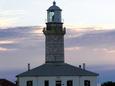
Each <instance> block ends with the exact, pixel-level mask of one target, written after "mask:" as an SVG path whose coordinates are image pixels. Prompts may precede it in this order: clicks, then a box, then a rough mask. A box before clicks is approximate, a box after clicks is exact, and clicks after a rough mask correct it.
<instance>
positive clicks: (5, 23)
mask: <svg viewBox="0 0 115 86" xmlns="http://www.w3.org/2000/svg"><path fill="white" fill-rule="evenodd" d="M52 1H53V0H51V1H49V0H18V1H17V0H0V27H1V28H0V78H7V79H10V80H13V81H14V80H15V75H17V74H19V73H22V72H24V71H26V70H27V64H28V63H31V68H34V67H37V66H38V65H40V64H42V63H44V59H45V55H44V54H45V43H44V42H45V36H44V35H43V33H42V28H43V27H44V26H45V21H46V10H47V9H48V7H49V6H51V5H52ZM57 4H58V5H59V6H60V7H61V8H62V9H63V19H64V26H66V28H67V34H66V35H65V62H68V63H70V64H73V65H75V66H78V65H79V64H82V63H86V68H87V69H89V70H91V71H94V72H97V73H99V74H100V76H99V79H98V80H99V81H100V82H103V81H108V80H113V81H115V79H114V75H115V73H114V72H115V58H114V57H115V46H114V44H115V40H114V38H115V17H114V15H115V10H114V8H115V1H114V0H71V1H69V0H68V1H67V0H57ZM17 26H21V27H17ZM24 26H25V27H24ZM31 26H32V27H31ZM6 27H7V28H6ZM8 27H9V28H8Z"/></svg>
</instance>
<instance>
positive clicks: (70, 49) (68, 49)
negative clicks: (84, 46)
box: [65, 47, 81, 51]
mask: <svg viewBox="0 0 115 86" xmlns="http://www.w3.org/2000/svg"><path fill="white" fill-rule="evenodd" d="M80 49H81V47H67V48H65V50H66V51H78V50H80Z"/></svg>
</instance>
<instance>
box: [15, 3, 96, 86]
mask: <svg viewBox="0 0 115 86" xmlns="http://www.w3.org/2000/svg"><path fill="white" fill-rule="evenodd" d="M61 12H62V9H60V7H58V6H57V5H56V2H55V1H54V2H53V5H52V6H51V7H49V8H48V9H47V22H46V27H45V28H44V29H43V34H44V35H45V62H44V64H41V65H40V66H38V67H36V68H33V69H31V70H30V69H29V70H28V71H26V72H23V73H21V74H18V75H17V81H18V86H97V81H96V80H97V76H98V74H97V73H94V72H91V71H89V70H87V69H86V68H85V65H83V68H82V67H81V66H80V67H77V66H73V65H70V64H67V63H66V62H65V61H64V58H65V57H64V35H65V34H66V29H65V28H64V27H63V22H62V17H61ZM76 63H77V62H76Z"/></svg>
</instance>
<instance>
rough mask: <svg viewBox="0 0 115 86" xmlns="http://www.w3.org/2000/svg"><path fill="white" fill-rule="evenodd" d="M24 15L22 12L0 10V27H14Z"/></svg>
mask: <svg viewBox="0 0 115 86" xmlns="http://www.w3.org/2000/svg"><path fill="white" fill-rule="evenodd" d="M25 14H26V13H25V11H24V10H1V9H0V27H9V26H13V25H15V24H16V23H17V22H18V21H19V19H20V18H22V17H23V16H24V15H25Z"/></svg>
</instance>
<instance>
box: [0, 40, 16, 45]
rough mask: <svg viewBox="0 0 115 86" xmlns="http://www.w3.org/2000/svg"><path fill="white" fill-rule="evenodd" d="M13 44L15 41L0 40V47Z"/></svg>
mask: <svg viewBox="0 0 115 86" xmlns="http://www.w3.org/2000/svg"><path fill="white" fill-rule="evenodd" d="M13 43H15V41H11V40H2V41H1V40H0V45H2V44H13Z"/></svg>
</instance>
